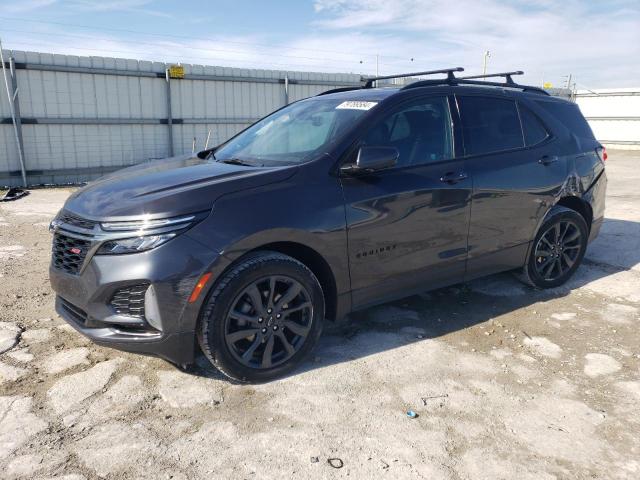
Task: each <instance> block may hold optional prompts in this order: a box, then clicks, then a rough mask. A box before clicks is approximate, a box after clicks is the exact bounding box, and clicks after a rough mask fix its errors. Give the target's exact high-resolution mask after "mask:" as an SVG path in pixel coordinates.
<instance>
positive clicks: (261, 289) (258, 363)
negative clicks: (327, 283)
mask: <svg viewBox="0 0 640 480" xmlns="http://www.w3.org/2000/svg"><path fill="white" fill-rule="evenodd" d="M323 318H324V297H323V293H322V288H321V286H320V283H319V282H318V279H317V278H316V277H315V275H314V274H313V272H311V270H309V269H308V268H307V267H306V266H305V265H304V264H302V263H301V262H299V261H297V260H295V259H294V258H291V257H289V256H286V255H283V254H280V253H277V252H258V253H256V254H252V255H250V256H248V257H247V258H245V259H244V260H242V261H240V263H238V265H236V266H235V267H233V268H232V269H231V270H230V271H228V272H227V273H226V274H224V275H223V277H222V278H221V279H220V281H218V282H217V283H216V285H215V286H214V288H213V291H212V293H211V294H210V296H209V298H208V300H207V303H206V304H205V306H204V308H203V312H202V315H201V319H200V328H199V331H198V340H199V343H200V347H201V349H202V351H203V353H204V354H205V356H206V357H207V358H208V359H209V361H210V362H211V363H212V364H213V365H214V366H215V367H216V368H217V369H218V370H220V371H221V372H222V373H224V374H225V375H227V376H228V377H230V378H232V379H234V380H238V381H241V382H265V381H269V380H272V379H274V378H277V377H280V376H282V375H285V374H287V373H289V372H290V371H291V370H293V369H294V368H295V367H296V366H297V365H298V364H299V363H300V362H301V361H302V360H303V359H304V358H305V357H306V355H307V354H308V353H309V352H310V351H311V350H312V349H313V347H314V346H315V344H316V342H317V340H318V338H319V337H320V334H321V332H322V320H323Z"/></svg>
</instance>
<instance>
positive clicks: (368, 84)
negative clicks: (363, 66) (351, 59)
mask: <svg viewBox="0 0 640 480" xmlns="http://www.w3.org/2000/svg"><path fill="white" fill-rule="evenodd" d="M463 71H464V68H462V67H454V68H443V69H440V70H428V71H426V72H413V73H399V74H397V75H385V76H384V77H370V78H366V79H365V78H363V80H366V83H365V84H364V87H363V88H373V82H375V81H377V80H389V79H392V78H406V77H417V76H420V75H436V74H438V73H446V74H447V79H448V80H453V79H455V78H456V77H455V76H454V75H453V72H463Z"/></svg>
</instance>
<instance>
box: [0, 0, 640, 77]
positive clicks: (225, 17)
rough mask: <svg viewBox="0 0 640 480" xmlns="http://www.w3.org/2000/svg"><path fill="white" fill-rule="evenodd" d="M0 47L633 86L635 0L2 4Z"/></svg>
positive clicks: (64, 0)
mask: <svg viewBox="0 0 640 480" xmlns="http://www.w3.org/2000/svg"><path fill="white" fill-rule="evenodd" d="M0 38H1V39H2V41H3V43H4V48H5V49H15V50H31V51H42V52H54V53H67V54H74V55H94V56H114V57H125V58H136V59H145V60H160V61H168V62H182V63H197V64H209V65H224V66H237V67H243V68H273V69H280V70H311V71H324V72H356V73H363V74H374V73H375V72H376V68H377V69H378V71H379V72H380V74H391V73H397V72H402V71H415V70H426V69H432V68H441V67H447V66H463V67H465V68H466V69H467V72H468V73H470V74H472V73H479V72H480V70H481V68H482V61H483V53H484V52H485V51H486V50H489V51H490V52H491V57H490V58H489V70H493V71H496V70H513V69H522V70H525V71H526V73H527V75H526V78H525V79H524V80H525V81H527V82H529V83H533V84H541V83H542V82H543V81H549V82H552V83H553V84H554V86H561V85H562V84H563V83H564V81H565V80H564V78H565V76H566V75H567V74H569V73H571V74H572V75H573V77H574V78H575V79H576V81H577V82H578V87H586V88H601V87H624V86H627V87H629V86H633V87H637V86H640V62H639V61H638V58H640V1H639V0H607V1H591V2H588V1H577V0H529V1H524V0H511V1H508V0H455V1H454V0H297V1H293V0H289V1H285V0H283V1H268V0H265V1H255V0H251V1H245V0H213V1H208V2H207V1H201V0H198V1H188V0H182V1H179V2H178V1H168V0H102V1H93V0H21V1H19V0H11V1H6V0H1V1H0Z"/></svg>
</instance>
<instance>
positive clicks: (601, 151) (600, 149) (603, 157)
mask: <svg viewBox="0 0 640 480" xmlns="http://www.w3.org/2000/svg"><path fill="white" fill-rule="evenodd" d="M596 153H597V154H598V157H600V160H602V161H603V162H605V161H606V160H607V158H609V156H608V155H607V149H606V148H604V147H598V148H596Z"/></svg>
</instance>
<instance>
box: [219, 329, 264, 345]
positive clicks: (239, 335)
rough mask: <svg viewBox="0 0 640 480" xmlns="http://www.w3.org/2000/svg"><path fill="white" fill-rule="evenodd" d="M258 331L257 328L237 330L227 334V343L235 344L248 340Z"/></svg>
mask: <svg viewBox="0 0 640 480" xmlns="http://www.w3.org/2000/svg"><path fill="white" fill-rule="evenodd" d="M259 331H260V329H259V328H248V329H246V330H239V331H237V332H233V333H229V334H227V341H228V342H229V343H236V342H239V341H240V340H243V339H245V338H249V337H251V336H252V335H255V334H256V333H258V332H259Z"/></svg>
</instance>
